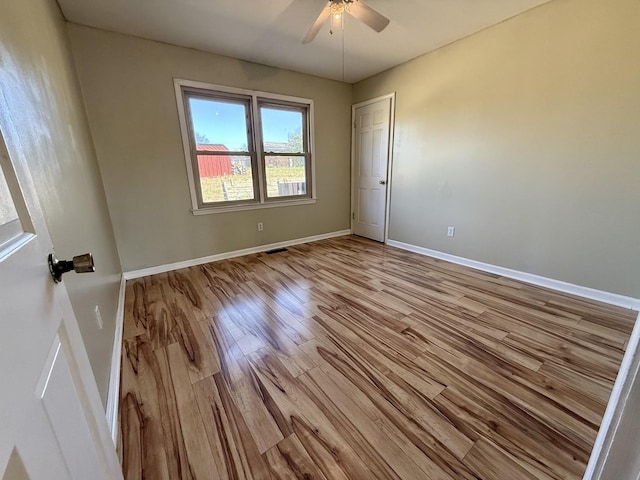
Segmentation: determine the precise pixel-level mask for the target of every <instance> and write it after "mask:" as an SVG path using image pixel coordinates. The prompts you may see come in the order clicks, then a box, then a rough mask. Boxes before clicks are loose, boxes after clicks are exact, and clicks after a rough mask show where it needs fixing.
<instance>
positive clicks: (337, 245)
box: [119, 236, 636, 480]
mask: <svg viewBox="0 0 640 480" xmlns="http://www.w3.org/2000/svg"><path fill="white" fill-rule="evenodd" d="M635 316H636V313H635V312H632V311H630V310H625V309H622V308H618V307H613V306H610V305H605V304H601V303H598V302H594V301H591V300H585V299H581V298H578V297H573V296H570V295H565V294H563V293H559V292H554V291H551V290H547V289H544V288H540V287H536V286H532V285H528V284H525V283H521V282H518V281H515V280H511V279H508V278H504V277H500V276H497V275H493V274H488V273H484V272H480V271H476V270H472V269H468V268H466V267H462V266H460V265H454V264H450V263H447V262H444V261H441V260H436V259H432V258H429V257H424V256H420V255H417V254H413V253H408V252H405V251H401V250H398V249H395V248H392V247H387V246H384V245H381V244H378V243H376V242H372V241H368V240H365V239H362V238H358V237H354V236H346V237H341V238H338V239H331V240H325V241H321V242H315V243H311V244H304V245H298V246H295V247H290V248H289V251H288V252H283V253H279V254H275V255H267V254H256V255H249V256H246V257H240V258H234V259H230V260H225V261H221V262H216V263H210V264H206V265H201V266H197V267H190V268H185V269H182V270H177V271H174V272H169V273H164V274H160V275H154V276H150V277H145V278H142V279H137V280H131V281H129V282H127V286H126V297H125V324H124V335H123V338H124V341H123V362H122V376H121V397H120V410H119V414H120V424H119V429H120V438H119V455H120V458H121V461H122V466H123V471H124V474H125V478H127V479H128V480H134V479H154V480H155V479H170V480H175V479H216V478H220V479H238V480H240V479H252V480H253V479H256V480H271V479H273V480H275V479H318V480H334V479H345V480H356V479H357V480H359V479H394V480H397V479H432V480H435V479H438V480H440V479H441V480H459V479H464V480H473V479H476V480H478V479H484V480H501V479H505V480H517V479H579V478H581V476H582V474H583V472H584V470H585V467H586V463H587V461H588V459H589V454H590V451H591V448H592V447H593V442H594V440H595V436H596V433H597V430H598V427H599V424H600V421H601V419H602V415H603V413H604V409H605V407H606V404H607V401H608V397H609V395H610V393H611V388H612V386H613V382H614V380H615V377H616V373H617V370H618V368H619V365H620V362H621V360H622V356H623V354H624V349H625V348H626V344H627V341H628V339H629V335H630V333H631V330H632V328H633V322H634V320H635Z"/></svg>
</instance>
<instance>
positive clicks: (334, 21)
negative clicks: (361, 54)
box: [302, 0, 389, 43]
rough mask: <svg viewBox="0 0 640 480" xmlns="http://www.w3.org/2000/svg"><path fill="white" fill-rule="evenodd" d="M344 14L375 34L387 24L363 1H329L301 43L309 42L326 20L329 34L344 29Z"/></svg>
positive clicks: (382, 16)
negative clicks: (347, 14) (329, 27)
mask: <svg viewBox="0 0 640 480" xmlns="http://www.w3.org/2000/svg"><path fill="white" fill-rule="evenodd" d="M345 12H347V13H349V14H350V15H351V16H353V17H354V18H356V19H358V20H360V21H361V22H362V23H364V24H365V25H367V26H368V27H370V28H372V29H373V30H375V31H376V32H381V31H382V30H384V29H385V27H386V26H387V25H388V24H389V19H388V18H387V17H385V16H384V15H382V14H380V13H379V12H377V11H376V10H374V9H373V8H371V7H370V6H368V5H367V4H366V3H365V2H364V0H329V1H328V2H327V3H326V4H325V7H324V8H323V9H322V12H320V14H319V15H318V18H316V20H315V22H314V23H313V25H311V28H310V29H309V31H308V32H307V34H306V35H305V37H304V39H303V40H302V43H309V42H311V41H312V40H313V39H314V38H315V36H316V35H317V34H318V32H319V31H320V28H321V27H322V25H323V24H324V23H325V22H326V21H327V20H329V22H330V24H331V29H330V30H329V32H330V33H333V30H334V29H336V28H338V27H340V28H344V13H345Z"/></svg>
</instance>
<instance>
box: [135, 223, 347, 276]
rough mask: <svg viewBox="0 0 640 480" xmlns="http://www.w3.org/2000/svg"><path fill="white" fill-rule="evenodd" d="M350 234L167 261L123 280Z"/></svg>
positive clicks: (330, 234) (296, 240)
mask: <svg viewBox="0 0 640 480" xmlns="http://www.w3.org/2000/svg"><path fill="white" fill-rule="evenodd" d="M350 234H351V230H339V231H337V232H329V233H322V234H320V235H312V236H310V237H304V238H296V239H293V240H285V241H283V242H277V243H270V244H268V245H258V246H257V247H250V248H245V249H242V250H234V251H231V252H223V253H217V254H215V255H209V256H206V257H200V258H194V259H192V260H184V261H182V262H175V263H167V264H165V265H158V266H155V267H149V268H142V269H140V270H131V271H129V272H124V273H123V277H124V279H125V280H132V279H134V278H140V277H146V276H148V275H156V274H158V273H165V272H170V271H172V270H178V269H181V268H187V267H193V266H195V265H202V264H203V263H210V262H217V261H219V260H226V259H227V258H234V257H241V256H243V255H251V254H253V253H260V252H264V251H266V250H272V249H274V248H282V247H289V246H291V245H300V244H301V243H309V242H316V241H318V240H326V239H327V238H334V237H342V236H344V235H350Z"/></svg>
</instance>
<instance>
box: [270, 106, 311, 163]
mask: <svg viewBox="0 0 640 480" xmlns="http://www.w3.org/2000/svg"><path fill="white" fill-rule="evenodd" d="M260 115H261V118H262V141H263V145H264V151H265V152H275V153H303V152H304V141H303V138H302V132H303V128H304V115H303V112H301V111H300V110H284V109H281V108H271V107H260Z"/></svg>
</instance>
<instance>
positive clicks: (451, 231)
mask: <svg viewBox="0 0 640 480" xmlns="http://www.w3.org/2000/svg"><path fill="white" fill-rule="evenodd" d="M455 233H456V228H455V227H447V237H453V235H454V234H455Z"/></svg>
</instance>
